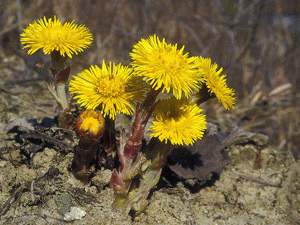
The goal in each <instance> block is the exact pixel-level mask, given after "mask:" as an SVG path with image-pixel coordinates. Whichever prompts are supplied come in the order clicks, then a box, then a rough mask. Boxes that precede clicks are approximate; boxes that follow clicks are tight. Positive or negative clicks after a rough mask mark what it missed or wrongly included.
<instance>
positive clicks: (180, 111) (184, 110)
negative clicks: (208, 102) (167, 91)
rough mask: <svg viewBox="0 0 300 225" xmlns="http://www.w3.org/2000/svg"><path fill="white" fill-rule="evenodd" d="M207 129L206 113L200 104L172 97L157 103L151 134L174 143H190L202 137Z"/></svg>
mask: <svg viewBox="0 0 300 225" xmlns="http://www.w3.org/2000/svg"><path fill="white" fill-rule="evenodd" d="M205 130H206V120H205V115H204V114H202V109H201V108H200V107H199V106H197V105H196V104H195V103H191V102H187V101H186V100H179V101H178V100H176V99H174V98H172V99H167V100H161V101H160V102H159V103H158V104H157V106H156V108H155V111H154V118H153V122H152V125H151V126H150V136H151V137H156V138H158V139H159V140H160V141H161V142H165V143H167V142H168V141H170V143H171V144H173V145H190V144H193V143H194V142H195V141H196V140H199V139H201V138H202V137H203V134H204V131H205Z"/></svg>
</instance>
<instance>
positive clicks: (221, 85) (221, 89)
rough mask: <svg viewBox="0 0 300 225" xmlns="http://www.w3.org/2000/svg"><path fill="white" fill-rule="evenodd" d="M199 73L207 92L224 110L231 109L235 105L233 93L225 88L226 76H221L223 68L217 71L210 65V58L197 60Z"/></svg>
mask: <svg viewBox="0 0 300 225" xmlns="http://www.w3.org/2000/svg"><path fill="white" fill-rule="evenodd" d="M197 64H198V66H199V71H200V74H201V76H203V80H204V83H205V85H206V86H207V88H208V90H209V91H210V92H211V93H213V94H215V96H216V97H217V99H218V100H219V101H220V102H221V103H222V105H223V106H224V108H225V109H227V110H229V109H232V108H233V107H234V105H235V103H236V98H235V92H234V90H233V89H232V88H230V87H228V86H227V83H226V75H225V74H222V72H223V68H222V67H221V68H219V69H218V65H217V64H216V63H212V61H211V59H210V58H203V57H198V58H197Z"/></svg>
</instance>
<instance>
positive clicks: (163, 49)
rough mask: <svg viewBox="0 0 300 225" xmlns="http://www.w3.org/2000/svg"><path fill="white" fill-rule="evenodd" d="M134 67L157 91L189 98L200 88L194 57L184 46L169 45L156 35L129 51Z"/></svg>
mask: <svg viewBox="0 0 300 225" xmlns="http://www.w3.org/2000/svg"><path fill="white" fill-rule="evenodd" d="M130 56H131V58H132V66H133V67H134V70H135V73H136V74H137V75H138V76H142V77H143V78H144V80H145V81H146V82H148V83H149V84H150V85H151V86H152V88H154V89H155V90H159V89H162V91H163V92H167V93H170V92H172V93H173V95H174V96H175V98H177V99H180V98H181V97H182V96H186V97H189V96H190V95H191V94H192V92H193V91H194V90H197V88H198V87H199V79H200V78H199V73H198V71H197V65H196V64H195V57H189V56H188V53H185V52H184V47H181V48H178V47H177V44H169V43H167V42H166V41H165V39H162V40H160V39H159V38H158V37H157V36H156V35H153V36H150V37H149V38H148V39H141V40H140V41H139V42H138V43H137V44H135V45H134V46H133V49H132V52H131V53H130Z"/></svg>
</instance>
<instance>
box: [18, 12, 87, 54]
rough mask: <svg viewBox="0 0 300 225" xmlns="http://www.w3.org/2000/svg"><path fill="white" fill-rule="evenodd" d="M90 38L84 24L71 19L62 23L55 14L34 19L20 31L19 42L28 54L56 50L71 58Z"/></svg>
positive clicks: (81, 49) (46, 52)
mask: <svg viewBox="0 0 300 225" xmlns="http://www.w3.org/2000/svg"><path fill="white" fill-rule="evenodd" d="M92 40H93V37H92V34H91V33H90V31H89V30H88V28H87V27H86V26H84V25H78V24H76V23H74V22H73V21H72V22H66V23H62V22H61V21H60V20H59V19H58V18H56V17H55V16H54V17H53V18H49V19H47V18H46V17H44V18H42V19H39V20H37V21H34V22H33V23H31V24H29V25H28V26H27V27H26V28H25V29H24V31H23V33H21V43H22V45H23V48H27V49H28V54H29V55H32V54H33V53H35V52H36V51H38V50H39V49H42V50H43V53H44V54H46V55H48V54H51V53H52V52H53V51H57V52H59V54H60V55H62V56H65V55H67V56H68V57H70V58H72V55H73V54H75V55H77V54H78V53H79V52H83V50H84V49H85V48H87V47H88V46H90V45H91V43H92Z"/></svg>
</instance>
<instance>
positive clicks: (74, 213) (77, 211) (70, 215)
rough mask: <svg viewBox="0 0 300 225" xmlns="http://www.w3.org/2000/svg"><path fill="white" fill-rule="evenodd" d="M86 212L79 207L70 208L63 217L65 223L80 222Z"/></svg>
mask: <svg viewBox="0 0 300 225" xmlns="http://www.w3.org/2000/svg"><path fill="white" fill-rule="evenodd" d="M85 215H86V212H85V211H84V210H82V209H81V208H79V207H71V208H70V212H67V213H66V214H65V215H64V220H65V221H73V220H81V219H82V218H83V217H85Z"/></svg>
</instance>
